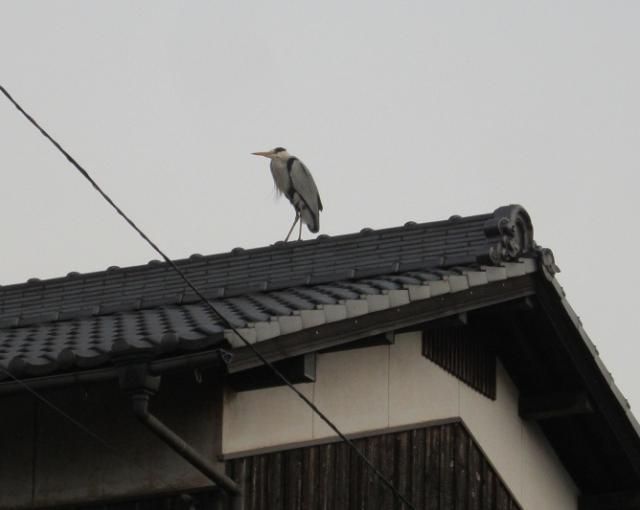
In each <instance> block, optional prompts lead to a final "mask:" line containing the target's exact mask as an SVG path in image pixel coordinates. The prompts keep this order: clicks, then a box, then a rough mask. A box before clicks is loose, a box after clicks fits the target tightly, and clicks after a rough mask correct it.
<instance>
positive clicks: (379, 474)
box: [0, 85, 416, 510]
mask: <svg viewBox="0 0 640 510" xmlns="http://www.w3.org/2000/svg"><path fill="white" fill-rule="evenodd" d="M0 91H1V92H2V93H3V94H4V95H5V96H6V98H7V99H8V100H9V101H10V102H11V103H12V104H13V106H15V107H16V108H17V109H18V111H19V112H20V113H21V114H22V115H24V117H26V118H27V120H29V122H31V124H33V126H34V127H35V128H36V129H37V130H38V131H40V133H41V134H42V136H44V137H45V138H46V139H47V140H49V142H51V143H52V144H53V145H54V146H55V147H56V149H58V150H59V151H60V152H61V153H62V154H63V155H64V157H65V158H67V160H68V161H69V163H71V164H72V165H73V166H74V167H75V168H76V170H78V172H80V174H82V176H83V177H84V178H85V179H87V180H88V181H89V182H90V183H91V185H92V186H93V187H94V188H95V190H96V191H97V192H98V193H99V194H100V195H101V196H102V198H103V199H104V200H106V201H107V203H108V204H109V205H111V207H113V209H115V211H116V212H117V213H118V214H119V215H120V216H122V218H123V219H124V220H125V221H126V222H127V223H128V224H129V226H131V228H133V229H134V230H135V231H136V232H137V233H138V234H139V235H140V237H142V239H144V240H145V241H146V242H147V244H149V246H151V248H153V250H155V252H156V253H157V254H158V255H160V256H161V257H162V259H163V260H164V261H165V262H166V263H167V264H168V265H169V266H170V267H171V268H172V269H173V270H174V271H175V272H176V273H178V275H180V277H181V278H182V280H183V281H184V283H185V284H186V285H187V286H188V287H189V288H190V289H191V290H192V291H193V292H194V293H195V294H196V295H197V296H198V297H199V298H200V299H201V300H202V302H203V303H204V304H206V305H207V307H208V308H209V309H210V310H211V311H212V312H213V313H214V314H215V315H216V316H218V317H220V319H221V320H222V322H223V323H224V324H225V325H226V326H227V327H228V328H229V329H231V331H233V333H234V334H235V335H236V336H237V337H238V338H239V339H240V341H241V342H242V343H243V344H244V345H245V346H246V347H247V348H249V350H251V352H252V353H253V354H254V355H255V356H256V357H257V358H258V359H259V360H260V361H261V362H262V363H263V364H264V365H265V366H266V367H268V368H269V369H270V370H271V371H272V372H273V373H274V374H275V375H276V376H277V377H278V378H279V379H280V380H281V381H282V382H283V383H284V384H285V385H286V386H288V387H289V388H290V389H291V390H292V391H293V392H294V393H295V394H296V395H297V396H298V397H299V398H300V399H302V400H303V401H304V402H305V404H307V406H309V407H310V408H311V409H312V410H313V412H314V413H316V414H317V415H318V417H320V419H322V421H324V422H325V423H326V424H327V425H328V426H329V428H331V430H333V431H334V432H335V433H336V434H337V436H338V437H339V438H340V439H341V440H342V441H343V442H344V443H346V444H347V445H348V446H349V447H350V448H351V449H352V450H353V452H354V453H355V454H356V455H357V456H358V457H359V458H360V459H361V460H362V461H363V462H364V463H365V464H366V465H367V466H368V467H369V469H371V470H372V471H373V472H374V473H375V475H376V476H377V477H378V479H379V480H380V481H381V482H382V483H383V484H384V485H386V486H387V488H388V489H389V490H390V491H391V492H392V493H393V494H394V496H395V497H396V498H397V499H398V500H400V501H401V502H402V503H403V504H404V505H405V506H406V507H408V508H410V509H412V510H416V508H415V506H414V505H413V504H412V503H411V502H410V501H409V500H408V499H407V498H406V497H405V496H404V495H403V494H401V493H400V492H399V491H398V490H397V489H396V488H395V487H394V485H393V483H392V482H391V481H390V480H389V479H388V478H387V477H386V476H385V475H384V474H383V473H382V472H381V471H380V470H379V469H378V468H377V467H376V466H374V465H373V463H372V462H371V461H370V460H369V459H368V458H367V457H366V456H365V455H364V454H363V453H362V452H361V451H360V450H359V449H358V447H357V446H356V445H355V444H354V443H353V441H351V440H350V439H349V438H348V437H347V436H345V435H344V434H343V433H342V432H341V431H340V430H339V429H338V427H337V426H336V425H335V424H334V423H333V422H332V421H331V420H330V419H329V418H328V417H327V416H326V415H325V414H324V413H323V412H322V411H320V409H318V407H317V406H316V405H315V404H314V403H313V402H312V401H311V400H309V398H307V397H306V396H305V395H304V394H303V393H302V392H301V391H300V390H298V389H297V388H296V387H295V386H294V385H293V383H291V381H289V379H288V378H287V377H286V376H285V375H284V374H283V373H282V372H281V371H280V370H279V369H278V368H277V367H276V366H275V365H274V364H273V363H271V362H270V361H269V360H268V359H267V358H265V357H264V356H263V355H262V354H261V353H260V351H258V350H257V349H256V348H255V346H254V345H253V344H252V343H251V342H249V341H248V340H247V339H246V338H245V337H244V336H243V335H242V334H241V333H240V332H239V331H238V330H237V328H236V327H235V326H234V325H233V324H232V323H231V322H230V321H229V320H228V319H227V318H226V317H225V316H224V315H223V314H222V313H221V312H220V311H219V310H218V309H217V308H216V307H215V305H214V304H213V303H212V302H211V301H210V300H209V299H208V298H207V297H206V296H205V295H204V294H203V293H202V292H201V291H200V289H198V288H197V287H196V286H195V284H194V283H193V282H191V280H190V279H189V278H188V277H187V275H186V274H185V273H184V272H183V271H182V270H181V269H180V268H179V267H178V266H177V265H176V263H175V262H173V260H171V259H170V258H169V257H168V256H167V255H166V254H165V253H164V252H163V251H162V250H161V249H160V248H159V247H158V245H156V244H155V243H154V242H153V241H152V240H151V239H150V238H149V237H148V236H147V235H146V234H145V233H144V232H143V231H142V229H141V228H140V227H138V226H137V225H136V224H135V223H134V221H133V220H132V219H130V218H129V217H128V216H127V215H126V213H125V212H124V211H123V210H122V209H120V207H118V205H116V203H115V202H114V201H113V200H112V199H111V197H110V196H109V195H108V194H107V193H106V192H105V191H103V190H102V188H101V187H100V186H99V185H98V183H97V182H96V181H95V180H94V179H93V178H92V177H91V175H89V173H88V172H87V171H86V170H85V169H84V168H83V167H82V166H81V165H80V164H79V163H78V162H77V161H76V160H75V159H74V158H73V157H72V156H71V154H69V153H68V152H67V151H66V150H65V149H64V148H63V147H62V146H61V145H60V144H59V143H58V142H57V141H56V140H54V139H53V138H52V137H51V135H49V133H47V131H45V130H44V128H42V127H41V126H40V124H38V122H36V120H35V119H34V118H33V117H32V116H31V115H29V114H28V113H27V112H26V111H25V110H24V109H23V108H22V106H20V104H19V103H18V102H17V101H16V100H15V99H14V98H13V97H12V96H11V94H9V92H7V90H6V89H5V88H4V87H3V86H2V85H0Z"/></svg>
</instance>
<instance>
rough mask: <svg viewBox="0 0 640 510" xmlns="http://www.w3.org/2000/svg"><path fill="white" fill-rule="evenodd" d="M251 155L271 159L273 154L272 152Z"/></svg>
mask: <svg viewBox="0 0 640 510" xmlns="http://www.w3.org/2000/svg"><path fill="white" fill-rule="evenodd" d="M251 154H253V155H254V156H264V157H265V158H271V157H273V155H274V154H275V153H274V152H273V151H267V152H252V153H251Z"/></svg>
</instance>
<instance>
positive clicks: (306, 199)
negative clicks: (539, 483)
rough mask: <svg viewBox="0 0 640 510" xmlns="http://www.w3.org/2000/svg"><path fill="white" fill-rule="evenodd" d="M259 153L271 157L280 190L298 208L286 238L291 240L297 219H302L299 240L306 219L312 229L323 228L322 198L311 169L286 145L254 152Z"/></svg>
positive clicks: (272, 173) (275, 181)
mask: <svg viewBox="0 0 640 510" xmlns="http://www.w3.org/2000/svg"><path fill="white" fill-rule="evenodd" d="M252 154H254V155H256V156H264V157H265V158H269V159H270V160H271V165H270V166H271V175H272V176H273V182H274V183H275V185H276V190H277V192H278V193H279V194H283V195H284V196H285V197H287V199H289V202H291V205H293V208H294V209H295V211H296V217H295V220H293V225H291V228H290V229H289V233H288V234H287V237H286V238H285V242H287V241H288V240H289V236H291V232H293V229H294V227H295V226H296V223H298V221H300V230H299V232H298V241H299V240H300V239H302V224H303V223H304V224H305V225H306V226H307V227H308V228H309V230H310V231H311V232H313V233H316V232H318V230H320V211H322V201H321V200H320V194H319V193H318V188H317V186H316V183H315V181H314V180H313V177H312V176H311V172H309V169H308V168H307V167H306V166H305V165H304V163H303V162H302V161H300V160H299V159H298V158H296V157H295V156H292V155H291V154H289V153H288V152H287V149H285V148H283V147H276V148H275V149H273V150H271V151H266V152H252Z"/></svg>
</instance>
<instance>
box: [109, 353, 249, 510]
mask: <svg viewBox="0 0 640 510" xmlns="http://www.w3.org/2000/svg"><path fill="white" fill-rule="evenodd" d="M160 380H161V378H160V376H152V375H150V374H149V371H148V367H147V365H146V364H144V363H137V364H131V365H124V366H122V367H121V371H120V387H121V388H122V389H123V390H124V391H125V392H126V393H128V394H129V397H130V399H131V405H132V409H133V413H134V415H135V416H136V418H138V420H139V421H140V422H141V423H142V424H143V425H145V426H146V427H147V428H148V429H149V430H151V431H152V432H153V433H154V434H155V435H156V436H157V437H159V438H160V439H161V440H162V442H164V443H165V444H166V445H167V446H169V448H171V449H172V450H174V451H175V452H176V453H177V454H178V455H180V456H181V457H182V458H183V459H185V460H186V461H187V462H189V464H191V465H192V466H193V467H195V468H196V469H197V470H198V471H200V472H201V473H202V474H203V475H205V476H206V477H207V478H209V480H211V481H212V482H214V483H215V484H216V485H217V486H218V487H220V488H221V489H222V490H224V491H225V493H226V494H227V495H228V496H229V498H230V500H231V502H232V509H233V510H241V509H242V506H243V505H242V491H241V489H240V486H239V485H238V484H237V483H236V482H235V481H233V480H232V479H231V478H229V477H228V476H227V475H226V474H225V473H224V472H222V471H221V470H220V469H219V468H218V467H216V466H215V465H213V464H212V463H211V462H210V461H209V460H208V459H206V458H205V457H203V456H202V455H200V454H199V453H198V452H197V451H196V450H194V449H193V448H192V447H191V446H189V444H187V442H186V441H185V440H184V439H182V438H181V437H180V436H179V435H178V434H176V433H175V432H174V431H173V430H171V429H170V428H169V427H167V426H166V425H165V424H164V423H162V422H161V421H160V420H159V419H158V418H156V417H155V416H154V415H153V414H151V412H150V411H149V401H150V399H151V396H152V395H155V394H156V393H157V391H158V389H159V388H160Z"/></svg>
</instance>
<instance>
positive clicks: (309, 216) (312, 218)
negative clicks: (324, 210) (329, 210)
mask: <svg viewBox="0 0 640 510" xmlns="http://www.w3.org/2000/svg"><path fill="white" fill-rule="evenodd" d="M300 218H301V219H302V223H304V224H305V225H306V226H307V227H309V230H310V231H311V232H313V233H314V234H316V233H318V231H319V230H320V216H319V215H314V214H313V213H312V212H311V210H310V209H309V208H307V207H303V208H302V211H300Z"/></svg>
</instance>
